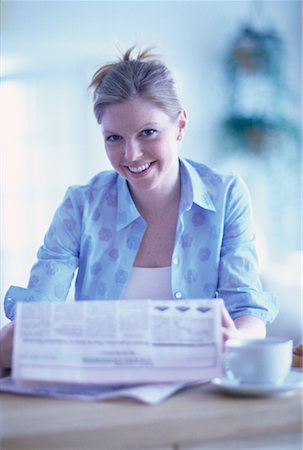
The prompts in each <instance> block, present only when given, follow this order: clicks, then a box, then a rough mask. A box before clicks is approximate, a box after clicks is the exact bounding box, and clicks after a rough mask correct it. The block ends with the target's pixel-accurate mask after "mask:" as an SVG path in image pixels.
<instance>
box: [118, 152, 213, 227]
mask: <svg viewBox="0 0 303 450" xmlns="http://www.w3.org/2000/svg"><path fill="white" fill-rule="evenodd" d="M180 171H181V189H182V193H181V203H182V206H181V207H182V208H184V209H189V208H190V207H191V205H192V204H193V203H196V204H197V205H198V206H200V207H201V208H204V209H208V210H210V211H216V208H215V206H214V204H213V201H212V199H211V196H210V194H209V192H208V189H207V187H206V185H205V184H204V182H203V180H202V178H201V176H200V175H199V174H198V172H197V171H196V169H195V168H194V167H193V166H192V165H191V164H190V162H189V161H186V160H185V159H181V158H180ZM117 189H118V205H117V206H118V208H117V229H118V230H121V229H122V228H124V227H127V226H128V225H129V224H130V223H132V222H134V221H135V220H137V219H138V218H141V219H142V217H141V216H140V214H139V211H138V210H137V208H136V205H135V203H134V201H133V199H132V196H131V194H130V191H129V188H128V184H127V181H126V180H125V179H124V178H123V177H121V175H118V181H117ZM142 220H143V219H142Z"/></svg>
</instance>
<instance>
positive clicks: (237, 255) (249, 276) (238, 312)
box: [218, 177, 278, 323]
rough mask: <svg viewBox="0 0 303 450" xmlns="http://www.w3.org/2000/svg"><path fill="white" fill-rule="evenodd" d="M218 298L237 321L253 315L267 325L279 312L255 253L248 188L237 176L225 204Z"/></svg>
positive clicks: (230, 187)
mask: <svg viewBox="0 0 303 450" xmlns="http://www.w3.org/2000/svg"><path fill="white" fill-rule="evenodd" d="M225 205H226V208H225V219H224V232H223V241H222V247H221V253H220V265H219V284H218V296H219V297H220V298H223V299H224V302H225V305H226V308H227V310H228V311H229V313H230V315H231V317H232V318H233V319H235V318H237V317H240V316H244V315H252V316H256V317H259V318H260V319H262V320H263V321H264V322H265V323H270V322H272V321H273V320H274V318H275V317H276V315H277V313H278V306H277V300H276V298H275V296H274V295H273V294H272V293H269V292H264V291H263V289H262V285H261V281H260V276H259V269H258V261H257V255H256V250H255V244H254V240H255V235H254V230H253V220H252V208H251V200H250V196H249V193H248V190H247V187H246V185H245V184H244V182H243V181H242V180H241V179H240V178H237V177H235V178H234V179H233V181H232V183H231V184H230V186H229V189H228V191H227V194H226V202H225Z"/></svg>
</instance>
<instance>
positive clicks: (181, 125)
mask: <svg viewBox="0 0 303 450" xmlns="http://www.w3.org/2000/svg"><path fill="white" fill-rule="evenodd" d="M186 124H187V114H186V111H185V109H181V111H180V113H179V117H178V131H179V135H180V136H181V139H182V138H183V136H184V133H185V130H186Z"/></svg>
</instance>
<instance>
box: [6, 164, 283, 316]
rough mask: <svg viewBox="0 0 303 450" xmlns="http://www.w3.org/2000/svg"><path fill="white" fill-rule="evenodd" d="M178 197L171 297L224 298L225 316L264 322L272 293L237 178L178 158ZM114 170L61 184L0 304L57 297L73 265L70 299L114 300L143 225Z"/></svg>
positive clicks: (9, 311)
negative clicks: (48, 219)
mask: <svg viewBox="0 0 303 450" xmlns="http://www.w3.org/2000/svg"><path fill="white" fill-rule="evenodd" d="M180 174H181V199H180V207H179V217H178V224H177V230H176V239H175V245H174V250H173V255H172V261H171V264H172V270H171V274H172V275H171V289H172V298H176V299H186V298H215V297H220V298H223V299H224V302H225V305H226V307H227V309H228V311H229V313H230V315H231V317H232V318H233V319H235V318H236V317H239V316H243V315H253V316H257V317H259V318H260V319H262V320H264V321H265V322H271V321H272V320H273V319H274V318H275V316H276V314H277V305H276V301H275V298H274V297H273V295H271V294H270V293H265V292H263V291H262V287H261V283H260V279H259V275H258V267H257V258H256V252H255V247H254V231H253V226H252V215H251V205H250V198H249V195H248V192H247V188H246V186H245V185H244V183H243V181H242V180H241V179H240V178H238V177H236V176H233V175H222V174H219V173H217V172H216V171H214V170H212V169H210V168H208V167H207V166H205V165H203V164H199V163H196V162H193V161H190V160H183V159H180ZM146 226H147V224H146V222H145V221H144V219H143V218H142V217H141V216H140V214H139V212H138V210H137V208H136V206H135V204H134V202H133V200H132V197H131V195H130V191H129V189H128V184H127V182H126V180H125V179H124V178H123V177H121V176H120V175H119V174H118V173H116V172H115V171H105V172H101V173H99V174H97V175H96V176H95V177H94V178H93V179H92V180H91V181H90V182H89V183H88V184H87V185H84V186H73V187H70V188H69V189H68V190H67V193H66V195H65V198H64V200H63V202H62V204H61V205H60V206H59V208H58V209H57V211H56V213H55V216H54V218H53V221H52V224H51V226H50V228H49V230H48V232H47V234H46V236H45V239H44V244H43V245H42V247H41V248H40V249H39V251H38V261H37V263H36V264H35V265H34V266H33V268H32V270H31V274H30V279H29V283H28V287H27V288H26V289H24V288H21V287H16V286H11V287H10V288H9V290H8V292H7V294H6V296H5V301H4V306H5V312H6V315H7V317H8V318H10V319H13V318H14V316H15V305H16V302H18V301H41V300H42V301H64V300H65V299H66V297H67V295H68V292H69V289H70V285H71V282H72V280H73V277H74V274H75V271H76V270H77V276H76V281H75V299H76V300H102V299H119V298H121V296H122V295H123V290H124V289H125V286H126V283H127V280H128V276H129V274H130V271H131V269H132V266H133V263H134V260H135V257H136V254H137V251H138V249H139V247H140V243H141V240H142V238H143V235H144V231H145V229H146Z"/></svg>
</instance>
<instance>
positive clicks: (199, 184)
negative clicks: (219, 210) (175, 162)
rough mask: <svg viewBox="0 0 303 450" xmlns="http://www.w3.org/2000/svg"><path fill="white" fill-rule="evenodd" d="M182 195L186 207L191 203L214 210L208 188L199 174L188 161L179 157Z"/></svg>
mask: <svg viewBox="0 0 303 450" xmlns="http://www.w3.org/2000/svg"><path fill="white" fill-rule="evenodd" d="M180 168H181V186H182V197H183V201H184V203H185V204H186V205H187V207H186V209H187V208H190V207H191V205H192V204H193V203H195V204H197V205H198V206H200V207H201V208H204V209H208V210H210V211H216V208H215V206H214V203H213V201H212V199H211V196H210V194H209V191H208V188H207V186H206V185H205V183H204V182H203V179H202V177H201V175H200V174H199V173H198V172H197V170H196V169H195V168H194V167H193V165H192V164H190V162H189V161H187V160H185V159H181V158H180Z"/></svg>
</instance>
